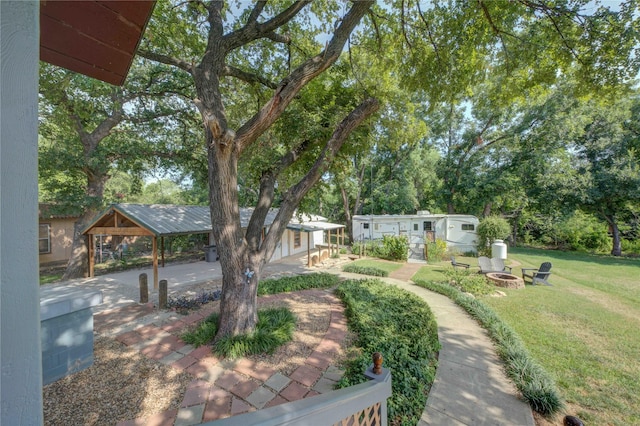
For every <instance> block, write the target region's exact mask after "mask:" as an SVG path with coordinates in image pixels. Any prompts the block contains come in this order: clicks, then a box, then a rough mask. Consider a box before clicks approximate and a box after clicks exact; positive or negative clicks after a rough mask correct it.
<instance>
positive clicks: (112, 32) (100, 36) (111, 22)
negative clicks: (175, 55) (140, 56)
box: [42, 1, 141, 54]
mask: <svg viewBox="0 0 640 426" xmlns="http://www.w3.org/2000/svg"><path fill="white" fill-rule="evenodd" d="M42 14H44V15H45V16H47V17H49V18H51V19H53V20H56V21H58V22H60V23H61V24H62V25H67V26H70V27H72V28H74V29H75V30H76V31H78V32H80V33H82V34H85V35H86V36H87V37H89V38H94V39H96V40H98V41H100V42H102V43H105V44H107V45H109V46H113V47H114V48H116V49H119V50H123V51H125V52H127V53H129V54H132V53H133V51H134V50H135V48H136V45H137V42H138V38H139V37H140V32H141V28H140V27H139V26H136V25H134V24H132V23H130V22H129V21H127V20H126V19H124V18H122V17H121V16H120V15H118V13H117V12H115V11H113V10H112V9H110V8H107V7H104V6H103V5H101V4H99V3H96V2H92V1H80V2H78V1H73V2H68V1H54V2H47V3H44V4H43V6H42ZM96 23H99V25H96Z"/></svg>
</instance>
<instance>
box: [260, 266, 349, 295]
mask: <svg viewBox="0 0 640 426" xmlns="http://www.w3.org/2000/svg"><path fill="white" fill-rule="evenodd" d="M339 281H340V278H339V277H338V276H337V275H334V274H329V273H326V272H321V273H315V274H304V275H295V276H292V277H282V278H272V279H266V280H262V281H260V283H259V284H258V296H264V295H266V294H276V293H285V292H288V291H298V290H306V289H308V288H329V287H333V286H335V285H337V284H338V282H339Z"/></svg>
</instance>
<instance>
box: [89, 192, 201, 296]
mask: <svg viewBox="0 0 640 426" xmlns="http://www.w3.org/2000/svg"><path fill="white" fill-rule="evenodd" d="M210 218H211V214H210V212H209V207H208V206H179V205H169V204H112V205H110V206H109V207H108V208H107V209H106V210H104V211H103V212H102V213H100V214H99V215H98V216H96V218H95V219H94V220H93V222H91V223H90V224H89V225H88V226H87V228H86V229H85V230H84V231H83V232H82V233H83V234H85V235H87V236H88V237H89V239H88V241H89V243H88V244H89V276H90V277H93V276H94V267H95V250H96V248H95V238H94V237H95V236H97V235H112V236H123V237H126V236H128V237H132V236H135V237H142V236H146V237H151V238H152V241H153V245H152V251H153V288H158V239H160V253H161V259H162V266H164V237H173V236H177V235H188V234H210V233H211V219H210Z"/></svg>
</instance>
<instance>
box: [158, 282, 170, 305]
mask: <svg viewBox="0 0 640 426" xmlns="http://www.w3.org/2000/svg"><path fill="white" fill-rule="evenodd" d="M167 287H168V283H167V280H160V292H159V293H158V307H159V308H160V309H165V308H166V307H167Z"/></svg>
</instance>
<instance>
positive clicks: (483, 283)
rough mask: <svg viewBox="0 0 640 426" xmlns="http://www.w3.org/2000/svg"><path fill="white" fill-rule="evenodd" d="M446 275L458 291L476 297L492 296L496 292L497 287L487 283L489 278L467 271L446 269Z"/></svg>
mask: <svg viewBox="0 0 640 426" xmlns="http://www.w3.org/2000/svg"><path fill="white" fill-rule="evenodd" d="M444 275H445V276H446V277H447V280H448V282H449V284H451V285H452V286H454V287H455V288H457V289H458V290H460V291H462V292H465V293H471V294H473V295H474V296H481V295H484V294H491V293H493V292H494V291H495V286H493V285H492V284H489V283H488V282H487V278H486V277H485V276H484V275H482V274H477V273H475V272H470V271H469V270H467V269H454V268H451V269H445V270H444Z"/></svg>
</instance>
